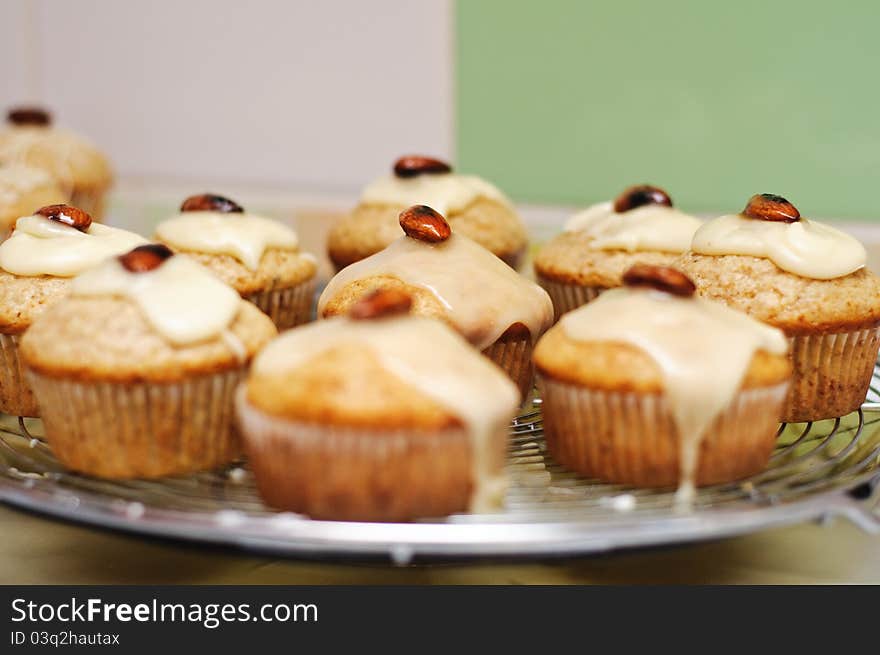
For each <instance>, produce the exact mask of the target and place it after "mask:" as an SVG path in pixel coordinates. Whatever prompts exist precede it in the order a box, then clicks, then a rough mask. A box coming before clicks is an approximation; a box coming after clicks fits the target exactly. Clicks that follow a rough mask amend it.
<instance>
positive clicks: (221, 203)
mask: <svg viewBox="0 0 880 655" xmlns="http://www.w3.org/2000/svg"><path fill="white" fill-rule="evenodd" d="M180 211H182V212H220V213H221V214H241V213H244V208H243V207H242V206H241V205H239V204H238V203H237V202H234V201H232V200H230V199H229V198H224V197H223V196H218V195H217V194H216V193H203V194H201V195H199V196H190V197H189V198H187V199H186V200H184V201H183V204H182V205H181V206H180Z"/></svg>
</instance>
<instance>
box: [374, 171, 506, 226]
mask: <svg viewBox="0 0 880 655" xmlns="http://www.w3.org/2000/svg"><path fill="white" fill-rule="evenodd" d="M479 198H487V199H489V200H495V201H497V202H500V203H503V204H505V205H510V201H509V200H508V199H507V197H506V196H505V195H504V194H503V193H501V191H500V190H498V188H497V187H495V186H494V185H493V184H491V183H489V182H487V181H486V180H484V179H482V178H480V177H476V176H474V175H459V174H457V173H438V174H424V175H416V176H415V177H407V178H401V177H397V176H396V175H390V176H388V177H383V178H380V179H378V180H376V181H375V182H372V183H371V184H369V185H368V186H367V187H366V188H365V189H364V191H363V193H362V195H361V203H362V204H368V205H370V204H372V205H397V206H403V207H409V206H411V205H428V206H429V207H431V208H433V209H435V210H436V211H438V212H440V213H441V214H443V215H444V216H446V215H448V214H449V213H450V212H457V211H461V210H463V209H465V208H467V207H468V205H470V204H472V203H473V202H474V201H475V200H477V199H479Z"/></svg>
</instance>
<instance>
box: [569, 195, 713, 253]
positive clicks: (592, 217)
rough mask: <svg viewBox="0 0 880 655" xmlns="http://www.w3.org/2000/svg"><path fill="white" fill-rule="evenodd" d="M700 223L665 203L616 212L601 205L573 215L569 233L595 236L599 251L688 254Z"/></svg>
mask: <svg viewBox="0 0 880 655" xmlns="http://www.w3.org/2000/svg"><path fill="white" fill-rule="evenodd" d="M701 224H702V223H701V221H700V220H699V219H698V218H695V217H694V216H691V215H690V214H685V213H684V212H682V211H679V210H678V209H675V208H674V207H672V206H669V205H665V204H657V203H649V204H642V205H639V206H637V207H634V208H633V209H628V210H627V211H624V212H616V211H615V210H614V203H613V202H610V201H609V202H602V203H598V204H595V205H592V206H591V207H588V208H587V209H584V210H583V211H581V212H578V213H577V214H575V215H574V216H572V217H571V218H570V219H569V220H568V222H567V223H566V224H565V231H566V232H580V233H583V234H586V235H588V236H590V237H592V239H593V241H592V244H591V245H592V247H593V248H597V249H599V250H626V251H628V252H639V251H645V250H658V251H660V252H672V253H680V252H685V251H687V250H688V248H689V247H690V245H691V238H692V237H693V235H694V232H695V231H696V230H697V228H699V227H700V225H701Z"/></svg>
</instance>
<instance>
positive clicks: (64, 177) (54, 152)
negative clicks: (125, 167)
mask: <svg viewBox="0 0 880 655" xmlns="http://www.w3.org/2000/svg"><path fill="white" fill-rule="evenodd" d="M0 161H2V162H14V163H21V164H27V165H30V166H33V167H35V168H41V169H44V170H46V171H48V172H49V173H50V174H51V175H52V176H53V177H54V178H55V179H56V180H57V181H58V182H59V184H60V185H61V186H62V188H64V189H65V190H66V191H68V192H69V191H70V190H71V189H73V188H75V187H86V188H91V189H95V188H97V189H101V188H105V187H107V186H109V185H110V184H111V183H112V181H113V172H112V170H111V168H110V164H109V162H108V161H107V158H106V157H105V156H104V155H103V154H101V152H100V151H99V150H98V149H97V148H96V147H95V146H94V145H92V144H91V143H90V142H88V141H87V140H85V139H84V138H82V137H81V136H79V135H77V134H74V133H73V132H70V131H68V130H64V129H61V128H57V127H54V126H53V125H52V118H51V116H50V114H49V113H48V112H47V111H45V110H43V109H40V108H37V107H18V108H13V109H11V110H9V112H8V114H7V128H6V129H5V130H3V131H0Z"/></svg>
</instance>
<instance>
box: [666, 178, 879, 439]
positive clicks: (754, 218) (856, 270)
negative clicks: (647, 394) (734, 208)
mask: <svg viewBox="0 0 880 655" xmlns="http://www.w3.org/2000/svg"><path fill="white" fill-rule="evenodd" d="M865 261H866V253H865V249H864V247H863V246H862V245H861V244H860V243H859V242H858V241H856V240H855V239H854V238H853V237H851V236H849V235H848V234H845V233H843V232H841V231H840V230H837V229H835V228H833V227H831V226H829V225H825V224H823V223H819V222H817V221H813V220H808V219H806V218H803V217H801V216H800V213H799V212H798V210H797V209H796V208H795V207H794V206H793V205H792V204H791V203H789V202H788V201H787V200H785V199H784V198H782V197H780V196H775V195H771V194H762V195H758V196H754V197H753V198H752V199H751V200H750V201H749V203H748V204H747V206H746V208H745V209H744V210H743V212H742V213H740V214H733V215H728V216H722V217H720V218H716V219H714V220H712V221H709V222H707V223H706V224H705V225H704V226H703V227H701V228H700V229H699V230H697V232H696V234H694V239H693V245H692V248H691V252H689V253H687V254H686V255H684V256H683V257H682V259H681V262H680V265H681V267H682V269H683V270H684V271H685V272H687V274H688V275H690V276H691V278H693V280H694V282H695V283H696V285H697V292H698V293H699V294H700V295H701V296H704V297H706V298H710V299H712V300H716V301H720V302H724V303H726V304H728V305H729V306H731V307H734V308H736V309H738V310H740V311H743V312H746V313H748V314H750V315H751V316H753V317H754V318H756V319H758V320H760V321H763V322H765V323H768V324H770V325H773V326H775V327H777V328H779V329H781V330H782V331H783V332H785V334H786V336H788V338H789V340H790V341H791V359H792V364H793V365H794V375H793V381H792V389H791V395H790V396H789V398H788V402H787V404H786V407H785V409H784V411H783V419H784V420H785V421H790V422H793V421H815V420H818V419H823V418H831V417H836V416H843V415H844V414H847V413H849V412H851V411H854V410H856V409H858V408H859V406H860V405H861V403H862V402H864V400H865V395H866V393H867V390H868V385H869V384H870V380H871V374H872V371H873V368H874V363H875V362H876V360H877V351H878V348H880V279H878V278H877V276H876V275H874V274H873V273H872V272H870V271H868V270H867V269H866V268H865Z"/></svg>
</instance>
